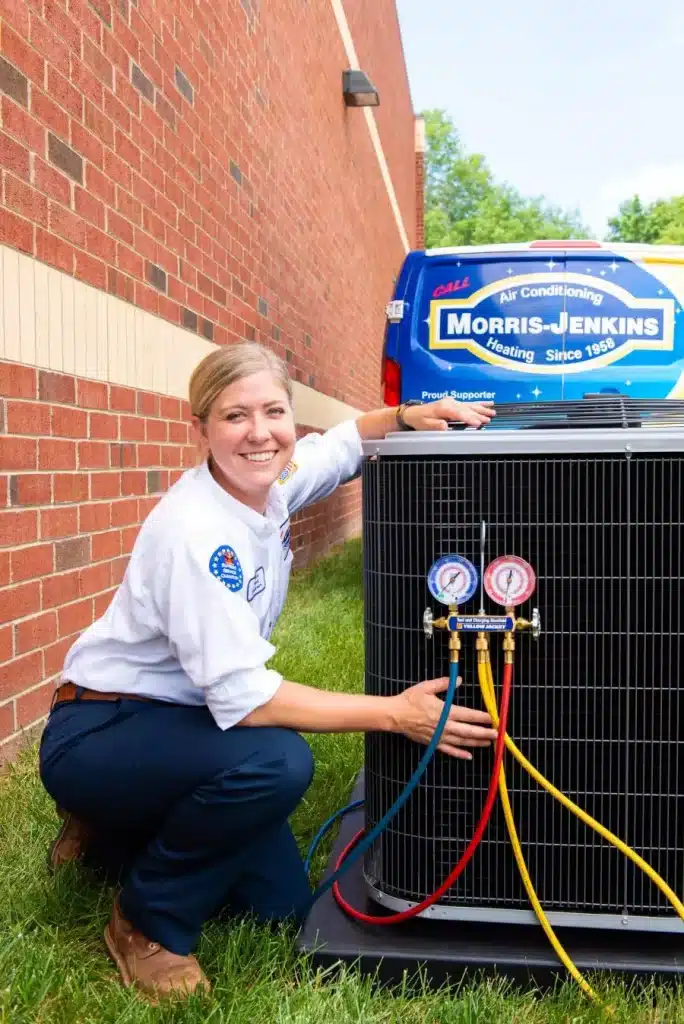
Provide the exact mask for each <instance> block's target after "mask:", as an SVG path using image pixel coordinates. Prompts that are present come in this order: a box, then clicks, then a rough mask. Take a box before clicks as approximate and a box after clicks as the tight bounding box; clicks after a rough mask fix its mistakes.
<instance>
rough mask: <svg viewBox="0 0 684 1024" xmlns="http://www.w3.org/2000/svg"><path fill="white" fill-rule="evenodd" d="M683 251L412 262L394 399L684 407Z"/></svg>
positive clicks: (513, 251) (619, 249)
mask: <svg viewBox="0 0 684 1024" xmlns="http://www.w3.org/2000/svg"><path fill="white" fill-rule="evenodd" d="M683 307H684V246H649V245H612V244H608V243H601V242H589V241H583V240H582V241H562V242H559V241H537V242H527V243H520V244H515V245H489V246H482V247H465V248H453V249H432V250H427V251H418V252H411V253H409V254H408V255H407V257H406V259H405V260H404V263H403V266H402V268H401V272H400V274H399V277H398V280H397V283H396V286H395V291H394V295H393V298H392V301H391V302H390V303H389V304H388V306H387V328H386V334H385V343H384V349H383V360H382V374H383V387H384V398H385V402H386V403H387V404H388V405H397V404H398V403H399V402H401V401H406V400H407V399H409V398H418V399H422V400H423V401H432V400H434V399H436V398H441V397H443V396H445V395H451V396H453V397H454V398H457V399H458V400H460V401H465V402H469V401H477V400H481V399H493V400H494V401H495V402H497V403H502V402H525V403H527V402H544V401H560V400H576V399H581V398H583V397H584V396H585V395H587V394H597V393H605V394H621V395H627V396H630V397H634V398H653V399H662V398H683V397H684V313H682V308H683Z"/></svg>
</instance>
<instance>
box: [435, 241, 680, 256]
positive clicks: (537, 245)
mask: <svg viewBox="0 0 684 1024" xmlns="http://www.w3.org/2000/svg"><path fill="white" fill-rule="evenodd" d="M534 250H540V251H543V252H597V251H598V252H600V251H601V250H605V251H607V252H610V253H616V254H617V255H620V254H624V255H625V256H634V255H635V254H636V253H643V254H644V255H647V256H648V257H649V258H650V259H651V260H653V259H656V260H659V259H662V260H668V258H669V259H670V260H672V259H676V260H677V261H680V260H681V261H684V245H647V244H646V243H645V242H598V241H595V240H593V239H588V238H563V239H551V238H548V239H537V240H535V241H534V242H506V243H501V244H498V245H458V246H447V247H445V248H441V249H426V250H425V255H426V256H459V255H469V256H474V255H477V253H489V254H493V253H497V252H500V253H514V252H530V251H534Z"/></svg>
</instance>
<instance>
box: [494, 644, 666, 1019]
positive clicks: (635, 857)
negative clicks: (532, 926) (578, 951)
mask: <svg viewBox="0 0 684 1024" xmlns="http://www.w3.org/2000/svg"><path fill="white" fill-rule="evenodd" d="M483 646H484V645H483ZM478 654H479V658H478V665H477V672H478V679H479V682H480V690H481V691H482V697H483V700H484V703H485V707H486V708H487V711H488V713H489V716H490V718H491V719H492V722H493V723H494V727H495V728H497V727H498V725H499V715H498V708H497V705H496V694H495V690H494V677H493V674H492V666H491V662H490V660H489V651H488V649H484V650H483V649H482V648H480V650H479V651H478ZM505 743H506V748H507V749H508V751H509V752H510V753H511V754H512V755H513V757H514V758H515V759H516V761H518V763H519V764H520V765H521V766H522V767H523V768H524V769H525V771H526V772H527V773H528V774H529V775H531V776H532V778H533V779H534V780H535V782H538V783H539V785H540V786H542V787H543V788H544V789H545V790H546V791H547V792H548V793H550V794H551V796H553V797H555V799H556V800H558V801H559V803H561V804H562V805H563V806H564V807H566V808H567V810H569V811H571V812H572V813H573V814H574V815H576V816H577V817H578V818H579V819H580V821H582V822H584V824H585V825H588V826H589V828H592V829H593V830H594V831H595V832H598V834H599V835H600V836H602V837H603V838H604V839H606V840H607V841H608V842H609V843H611V844H612V845H613V846H615V847H617V849H618V850H620V852H621V853H624V855H625V856H626V857H628V858H629V860H631V861H632V862H633V863H634V864H636V865H637V867H639V868H641V870H642V871H643V872H644V873H645V874H646V875H648V877H649V878H650V879H651V881H652V882H654V883H655V884H656V885H657V886H658V888H659V889H660V891H661V892H662V893H663V894H664V895H665V896H666V897H667V899H668V900H669V901H670V903H671V904H672V906H673V907H674V909H675V910H676V911H677V914H678V915H679V917H680V918H681V919H682V920H683V921H684V904H683V903H682V902H681V900H680V899H679V898H678V897H677V895H676V893H675V892H673V890H672V889H671V888H670V886H669V885H668V884H667V882H666V881H665V880H664V879H663V878H661V876H660V875H659V874H658V873H657V872H656V871H654V870H653V868H652V867H651V866H650V864H647V863H646V861H645V860H644V859H643V858H642V857H640V856H639V854H638V853H636V852H635V851H634V850H632V849H631V847H629V846H627V844H626V843H624V842H623V841H622V840H621V839H619V838H618V836H616V835H614V834H613V833H612V832H610V831H609V830H608V829H607V828H605V827H604V826H603V825H601V824H600V822H598V821H596V820H595V819H594V818H592V817H591V815H589V814H587V813H586V811H583V810H582V808H581V807H578V806H577V804H574V803H573V802H572V800H570V799H569V798H568V797H567V796H565V794H564V793H561V791H560V790H559V789H556V787H555V786H554V785H553V784H552V783H551V782H549V781H548V779H546V778H544V776H543V775H542V774H541V772H539V771H537V769H536V768H535V767H534V765H533V764H532V763H531V762H530V761H528V760H527V758H526V757H525V755H524V754H523V753H522V751H520V750H519V749H518V747H516V745H515V743H514V742H513V740H512V739H511V738H510V736H509V735H508V734H507V735H506V740H505ZM499 792H500V795H501V804H502V808H503V813H504V818H505V820H506V827H507V828H508V834H509V836H510V840H511V846H512V847H513V853H514V856H515V860H516V863H517V865H518V870H519V871H520V876H521V878H522V881H523V884H524V886H525V890H526V892H527V895H528V898H529V900H530V903H531V904H532V907H533V909H534V912H535V914H536V915H537V919H538V920H539V923H540V925H541V926H542V928H543V930H544V932H545V934H546V936H547V938H548V940H549V942H550V943H551V945H552V946H553V948H554V950H555V952H556V954H557V955H558V958H559V960H560V961H561V963H562V964H563V965H564V967H566V969H567V970H568V972H569V973H570V975H571V976H572V977H573V978H574V979H575V981H576V982H577V984H578V985H579V986H580V988H581V989H582V991H583V992H585V993H586V995H588V996H589V997H590V998H591V999H595V1000H597V1001H600V1000H599V997H598V996H597V994H596V992H594V990H593V989H592V987H591V985H589V983H588V982H587V981H586V979H585V978H584V977H583V976H582V974H581V973H580V971H579V970H578V968H577V967H576V966H575V964H574V963H573V961H572V960H571V959H570V957H569V956H568V954H567V953H566V952H565V949H564V948H563V946H562V945H561V943H560V941H559V940H558V938H557V936H556V933H555V932H554V930H553V928H552V926H551V924H550V922H549V920H548V918H547V916H546V914H545V913H544V909H543V907H542V905H541V903H540V902H539V898H538V896H537V894H536V892H535V889H534V885H533V883H532V879H531V878H530V874H529V872H528V870H527V865H526V863H525V857H524V855H523V852H522V847H521V845H520V840H519V838H518V833H517V830H516V827H515V820H514V818H513V811H512V808H511V803H510V800H509V797H508V788H507V786H506V773H505V770H504V767H503V765H502V766H501V771H500V773H499Z"/></svg>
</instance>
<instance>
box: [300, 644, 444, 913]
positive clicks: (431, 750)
mask: <svg viewBox="0 0 684 1024" xmlns="http://www.w3.org/2000/svg"><path fill="white" fill-rule="evenodd" d="M457 686H458V662H457V661H454V662H451V663H450V665H449V686H448V687H447V692H446V696H445V698H444V708H443V710H442V713H441V715H440V717H439V721H438V722H437V727H436V728H435V731H434V733H433V734H432V738H431V740H430V742H429V743H428V745H427V747H426V748H425V753H424V754H423V756H422V757H421V759H420V761H419V762H418V764H417V766H416V769H415V771H414V772H413V775H412V776H411V778H410V779H409V780H408V782H407V783H406V785H405V786H404V788H403V790H402V791H401V793H400V794H399V796H398V797H397V799H396V800H395V801H394V803H393V804H392V806H391V807H390V808H388V810H387V811H386V812H385V814H384V815H383V816H382V818H381V819H380V821H379V822H378V823H377V825H374V826H373V828H372V829H371V830H370V832H369V833H368V834H367V835H365V836H364V837H363V839H362V840H361V841H360V842H359V843H357V845H356V846H355V847H354V849H353V850H350V852H349V853H348V854H347V856H346V858H345V860H344V863H343V864H341V865H340V867H339V868H337V870H336V871H333V873H332V874H331V875H330V876H329V877H328V878H326V879H325V881H324V882H322V883H321V884H320V885H319V887H318V888H317V889H316V891H315V892H314V893H313V895H312V897H311V899H310V901H309V904H308V906H307V907H306V910H305V911H304V913H308V912H309V910H310V909H311V907H312V906H313V904H314V903H315V902H316V900H319V899H320V898H321V896H323V894H324V893H326V892H327V891H328V889H331V888H332V886H333V885H334V884H335V882H336V881H337V880H338V878H341V876H342V875H343V874H344V873H345V871H347V869H348V868H349V867H350V866H351V865H352V864H353V863H354V862H355V861H357V860H358V859H359V857H361V856H362V855H363V854H364V853H365V852H366V850H368V849H369V847H371V846H372V845H373V843H374V842H375V840H376V839H377V838H378V836H379V835H381V833H382V832H384V831H385V829H386V828H387V826H388V825H389V823H390V821H391V820H392V818H393V817H394V816H395V815H396V814H397V813H398V812H399V811H400V810H401V808H402V807H403V806H404V804H405V803H406V801H407V800H408V799H409V797H410V796H411V794H412V793H413V791H414V790H415V789H416V787H417V786H418V783H419V782H420V780H421V778H422V777H423V775H424V774H425V771H426V769H427V766H428V765H429V764H430V761H431V760H432V758H433V757H434V754H435V751H436V750H437V747H438V746H439V741H440V740H441V738H442V733H443V732H444V727H445V726H446V723H447V719H448V718H449V712H450V711H451V705H452V704H453V703H454V698H455V696H456V687H457ZM362 804H363V801H362V800H355V801H354V802H353V803H351V804H348V805H347V806H346V807H343V808H342V809H341V810H339V811H337V812H336V813H335V814H333V815H332V816H331V817H330V818H328V820H327V821H326V822H325V824H324V825H322V826H321V828H320V829H319V831H318V832H317V834H316V836H315V838H314V840H313V842H312V844H311V847H310V848H309V852H308V854H307V858H306V861H305V866H306V869H307V871H308V870H309V867H310V865H311V859H312V857H313V855H314V853H315V851H316V848H317V847H318V844H319V843H320V841H321V839H322V838H323V836H324V835H325V834H326V832H327V831H328V829H330V828H331V827H332V825H333V824H334V823H335V822H336V821H337V819H338V818H341V817H342V816H343V815H344V814H347V813H348V812H349V811H351V810H354V809H355V808H356V807H360V806H361V805H362Z"/></svg>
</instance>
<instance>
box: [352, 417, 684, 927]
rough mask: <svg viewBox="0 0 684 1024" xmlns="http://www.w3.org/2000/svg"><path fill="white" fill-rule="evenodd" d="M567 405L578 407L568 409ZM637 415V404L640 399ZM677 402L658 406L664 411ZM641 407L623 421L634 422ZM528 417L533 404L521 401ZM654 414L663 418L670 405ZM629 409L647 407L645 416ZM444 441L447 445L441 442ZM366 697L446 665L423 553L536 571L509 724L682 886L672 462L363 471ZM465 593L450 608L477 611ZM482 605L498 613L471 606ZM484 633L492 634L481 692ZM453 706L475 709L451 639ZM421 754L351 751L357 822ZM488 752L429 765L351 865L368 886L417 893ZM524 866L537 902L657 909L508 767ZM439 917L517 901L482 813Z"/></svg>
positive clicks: (679, 614) (453, 851)
mask: <svg viewBox="0 0 684 1024" xmlns="http://www.w3.org/2000/svg"><path fill="white" fill-rule="evenodd" d="M580 404H581V405H582V408H588V407H590V406H591V405H592V402H591V401H585V402H583V403H580ZM648 405H649V407H650V406H652V405H654V403H648ZM682 405H684V403H676V405H674V406H673V405H671V404H668V411H669V410H672V413H676V414H677V415H680V416H681V415H682V410H681V407H682ZM638 406H639V403H636V404H635V405H630V407H629V409H630V412H629V415H630V417H631V416H633V415H637V414H638V415H641V413H639V412H638ZM535 408H538V407H535ZM672 413H670V414H672ZM643 415H644V416H645V412H644V414H643ZM454 440H456V439H454ZM363 483H364V497H363V504H364V586H365V606H366V623H365V630H366V688H367V692H369V693H372V694H383V695H389V694H395V693H397V692H399V691H401V690H403V689H404V688H405V687H406V686H408V685H410V684H411V683H414V682H416V681H417V680H419V679H424V678H432V677H435V676H441V675H444V674H445V673H446V671H447V665H448V652H447V635H446V634H445V633H436V634H435V636H434V638H433V639H432V640H429V639H427V638H426V637H425V635H424V633H423V630H422V615H423V611H424V609H425V608H426V607H427V606H431V607H432V610H433V612H434V614H435V615H438V614H442V613H443V611H444V609H443V608H442V607H441V606H439V605H437V604H436V602H434V600H433V599H432V598H431V596H430V593H429V590H428V588H427V585H426V576H427V573H428V570H429V568H430V565H431V564H432V562H433V561H434V560H435V559H437V558H439V557H440V556H442V555H445V554H451V553H459V554H461V555H464V556H465V557H466V558H469V559H470V560H471V561H473V562H474V563H475V564H476V565H478V566H479V562H480V550H479V539H480V524H481V523H482V521H485V522H486V524H487V560H491V559H493V558H494V557H496V556H497V555H501V554H515V555H519V556H521V557H522V558H524V559H526V560H527V561H529V562H530V563H531V564H532V565H533V566H534V568H535V569H536V572H537V577H538V583H537V591H536V593H535V595H534V597H533V599H532V601H531V602H530V606H527V607H525V608H523V609H521V610H520V613H521V614H523V615H526V616H527V617H528V618H529V613H530V612H531V606H532V605H534V606H535V607H538V608H539V609H540V612H541V616H542V622H543V633H542V635H541V638H540V639H539V641H537V642H536V643H535V642H534V641H533V640H532V639H531V637H529V636H527V635H520V636H518V638H517V641H516V643H517V650H516V664H515V678H514V689H513V697H512V704H511V712H510V722H509V732H510V734H511V735H512V736H513V738H514V739H515V741H516V743H517V744H518V745H519V746H520V747H521V748H522V750H523V752H524V753H525V754H526V755H527V756H528V757H529V758H530V760H531V761H532V762H533V763H534V764H535V765H536V766H537V767H538V768H539V770H540V771H541V772H542V773H543V774H544V775H545V776H546V777H547V778H549V779H550V780H551V781H552V782H553V783H554V784H555V785H556V786H558V787H559V788H560V789H561V790H562V791H563V792H564V793H566V794H567V795H568V796H570V797H571V799H573V800H574V801H575V802H576V803H578V804H579V805H580V806H581V807H583V808H584V809H585V810H586V811H588V812H589V813H590V814H591V815H593V816H594V817H595V818H597V819H598V820H599V821H600V822H602V823H603V824H604V825H605V826H606V827H608V828H609V829H611V830H612V831H613V832H615V833H616V834H617V835H618V836H620V837H621V838H623V839H624V840H625V841H626V842H627V843H629V845H630V846H632V847H633V848H634V849H636V850H637V851H638V852H639V853H640V854H641V855H642V856H643V857H644V858H645V859H646V860H647V861H648V862H649V863H650V864H651V865H652V866H653V867H654V868H655V870H656V871H658V872H659V873H660V874H661V875H662V876H663V878H664V879H665V880H666V881H667V882H668V883H669V885H670V886H671V887H672V888H673V889H674V890H675V892H677V893H678V894H680V895H681V893H682V891H683V889H684V745H683V744H682V741H681V730H682V723H683V722H684V699H683V698H682V687H683V686H684V682H683V681H682V669H683V668H684V658H683V655H684V457H682V456H680V455H679V454H675V455H667V456H664V455H657V456H654V455H648V454H634V455H633V456H632V457H625V455H623V454H620V453H616V454H608V453H601V452H597V453H596V454H590V455H581V456H579V455H575V454H572V453H568V454H563V455H553V456H552V455H537V454H535V455H529V456H524V457H516V458H504V457H500V456H492V455H482V456H477V455H462V456H461V455H458V456H445V457H438V456H425V457H421V458H418V457H408V456H407V457H394V456H391V457H390V456H388V457H384V456H382V455H381V456H380V457H379V458H377V459H368V460H366V462H365V463H364V470H363ZM479 601H480V594H479V592H478V594H477V595H476V596H475V598H473V600H472V601H471V602H470V603H469V605H466V606H465V608H464V610H467V611H477V610H478V607H479ZM485 605H486V608H487V610H488V611H496V610H497V609H495V608H494V607H493V606H492V605H491V602H489V600H488V599H485ZM500 643H501V641H500V638H499V639H497V638H496V637H493V638H492V657H493V663H494V673H495V677H496V679H497V686H498V684H499V680H500V673H501V658H500ZM462 659H463V661H462V674H463V675H464V677H465V685H464V687H463V688H462V690H461V695H460V697H459V699H460V700H463V701H465V702H467V703H469V704H475V705H477V706H481V700H480V696H479V689H478V685H477V674H476V657H475V651H474V642H473V637H472V635H471V637H470V638H468V637H465V638H464V650H463V652H462ZM420 753H421V749H420V748H418V747H416V746H414V745H413V744H410V743H409V742H408V741H406V740H404V739H403V738H402V737H401V736H396V735H391V734H381V733H378V734H370V735H368V737H367V740H366V803H367V814H368V824H369V826H370V825H372V824H374V823H376V822H377V821H378V820H379V819H380V817H381V816H382V815H383V813H384V811H385V810H386V809H387V808H388V807H389V806H390V804H391V803H392V802H393V800H394V799H395V798H396V797H397V796H398V794H399V792H400V790H401V789H402V787H403V786H404V784H405V783H406V781H407V780H408V778H409V776H410V774H411V772H412V771H413V769H414V768H415V766H416V763H417V761H418V759H419V757H420ZM492 759H493V751H491V752H490V751H485V752H476V754H475V758H474V760H473V762H472V763H466V762H463V761H456V760H453V759H451V758H448V757H446V756H444V755H441V754H438V755H437V756H436V759H435V760H434V762H433V763H432V764H431V766H430V767H429V769H428V771H427V773H426V775H425V776H424V778H423V781H422V783H421V785H420V786H419V788H418V790H417V791H416V793H415V794H414V795H413V796H412V798H411V799H410V800H409V801H408V803H407V804H406V805H405V807H404V809H403V810H402V811H401V813H400V814H399V815H398V816H397V817H396V818H395V819H394V820H393V821H392V822H391V824H390V826H389V828H388V829H387V831H386V832H385V833H384V834H383V835H382V836H381V838H380V839H379V840H378V841H377V843H376V845H375V847H374V848H373V849H372V850H371V851H370V852H369V854H368V856H367V857H366V861H365V874H366V878H367V880H368V882H369V883H370V885H371V886H372V887H374V888H375V889H377V890H378V891H380V892H382V893H383V894H387V895H388V896H390V897H395V898H397V899H399V900H405V901H417V900H421V899H422V898H423V897H425V896H426V895H427V894H429V893H431V892H432V891H433V890H434V889H435V888H436V887H437V886H438V885H439V884H440V883H441V881H442V880H443V878H444V877H445V876H446V875H447V874H448V873H449V870H450V869H451V867H452V866H453V865H454V864H455V863H456V861H457V860H458V858H459V857H460V855H461V854H462V853H463V851H464V849H465V846H466V844H467V842H468V841H469V839H470V837H471V836H472V834H473V831H474V829H475V825H476V823H477V820H478V817H479V815H480V811H481V808H482V806H483V803H484V799H485V794H486V790H487V786H488V782H489V774H490V770H491V765H492ZM506 766H507V774H508V779H509V788H510V792H511V801H512V805H513V810H514V814H515V819H516V823H517V826H518V829H519V833H520V837H521V840H522V843H523V848H524V852H525V855H526V858H527V862H528V866H529V868H530V871H531V875H532V878H533V880H534V883H535V886H536V888H537V892H538V894H539V897H540V899H541V901H542V903H543V905H544V906H545V908H546V909H547V910H554V909H555V910H558V911H576V912H585V913H586V912H601V913H608V914H623V913H629V914H640V915H650V916H654V917H657V916H662V915H664V914H669V915H671V914H672V909H671V907H670V904H669V903H668V902H667V901H666V899H665V897H664V896H663V895H662V893H661V892H660V891H659V889H658V888H657V887H656V886H655V885H653V884H652V883H651V882H650V881H649V880H648V879H647V877H646V876H645V875H644V874H643V873H641V872H640V871H639V870H638V869H636V868H635V867H634V866H633V865H632V864H631V863H630V862H629V861H627V860H626V858H624V857H623V856H622V855H621V854H620V853H618V851H616V850H615V849H613V848H612V847H611V846H609V845H608V844H607V843H605V842H604V841H603V840H601V839H600V838H599V837H598V836H597V835H595V833H593V832H592V831H590V830H589V829H587V828H586V827H585V826H584V825H582V824H580V823H579V822H578V821H577V820H576V819H575V818H574V817H572V816H571V815H570V814H569V813H568V812H567V811H565V810H564V809H563V808H562V807H561V806H560V805H559V804H558V803H557V802H556V801H554V800H553V799H552V798H551V797H550V796H549V795H548V794H546V793H545V792H544V791H542V790H540V789H539V787H538V786H537V785H536V784H535V783H534V782H532V781H531V780H530V778H529V777H528V776H527V775H526V774H524V773H523V772H522V771H521V770H520V769H519V767H518V765H517V763H516V762H514V761H513V760H512V759H511V758H510V757H507V759H506ZM440 903H441V905H442V906H444V905H446V906H450V907H454V906H470V907H489V908H525V909H527V908H528V906H529V905H528V901H527V896H526V894H525V891H524V889H523V886H522V883H521V881H520V878H519V875H518V871H517V868H516V866H515V862H514V859H513V855H512V852H511V848H510V844H509V840H508V835H507V832H506V828H505V823H504V819H503V815H502V813H501V808H500V805H499V804H498V803H497V806H496V808H495V812H494V814H493V816H492V819H491V823H490V826H489V829H488V831H487V833H486V835H485V838H484V840H483V842H482V844H481V846H480V848H479V850H478V852H477V853H476V855H475V857H474V859H473V860H472V861H471V863H470V865H469V867H468V868H467V869H466V871H465V873H464V874H463V875H462V876H461V879H460V880H459V881H458V882H457V883H456V885H455V886H454V888H453V889H452V890H451V891H450V892H449V893H448V894H447V895H446V896H445V897H443V898H442V900H441V901H440Z"/></svg>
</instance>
